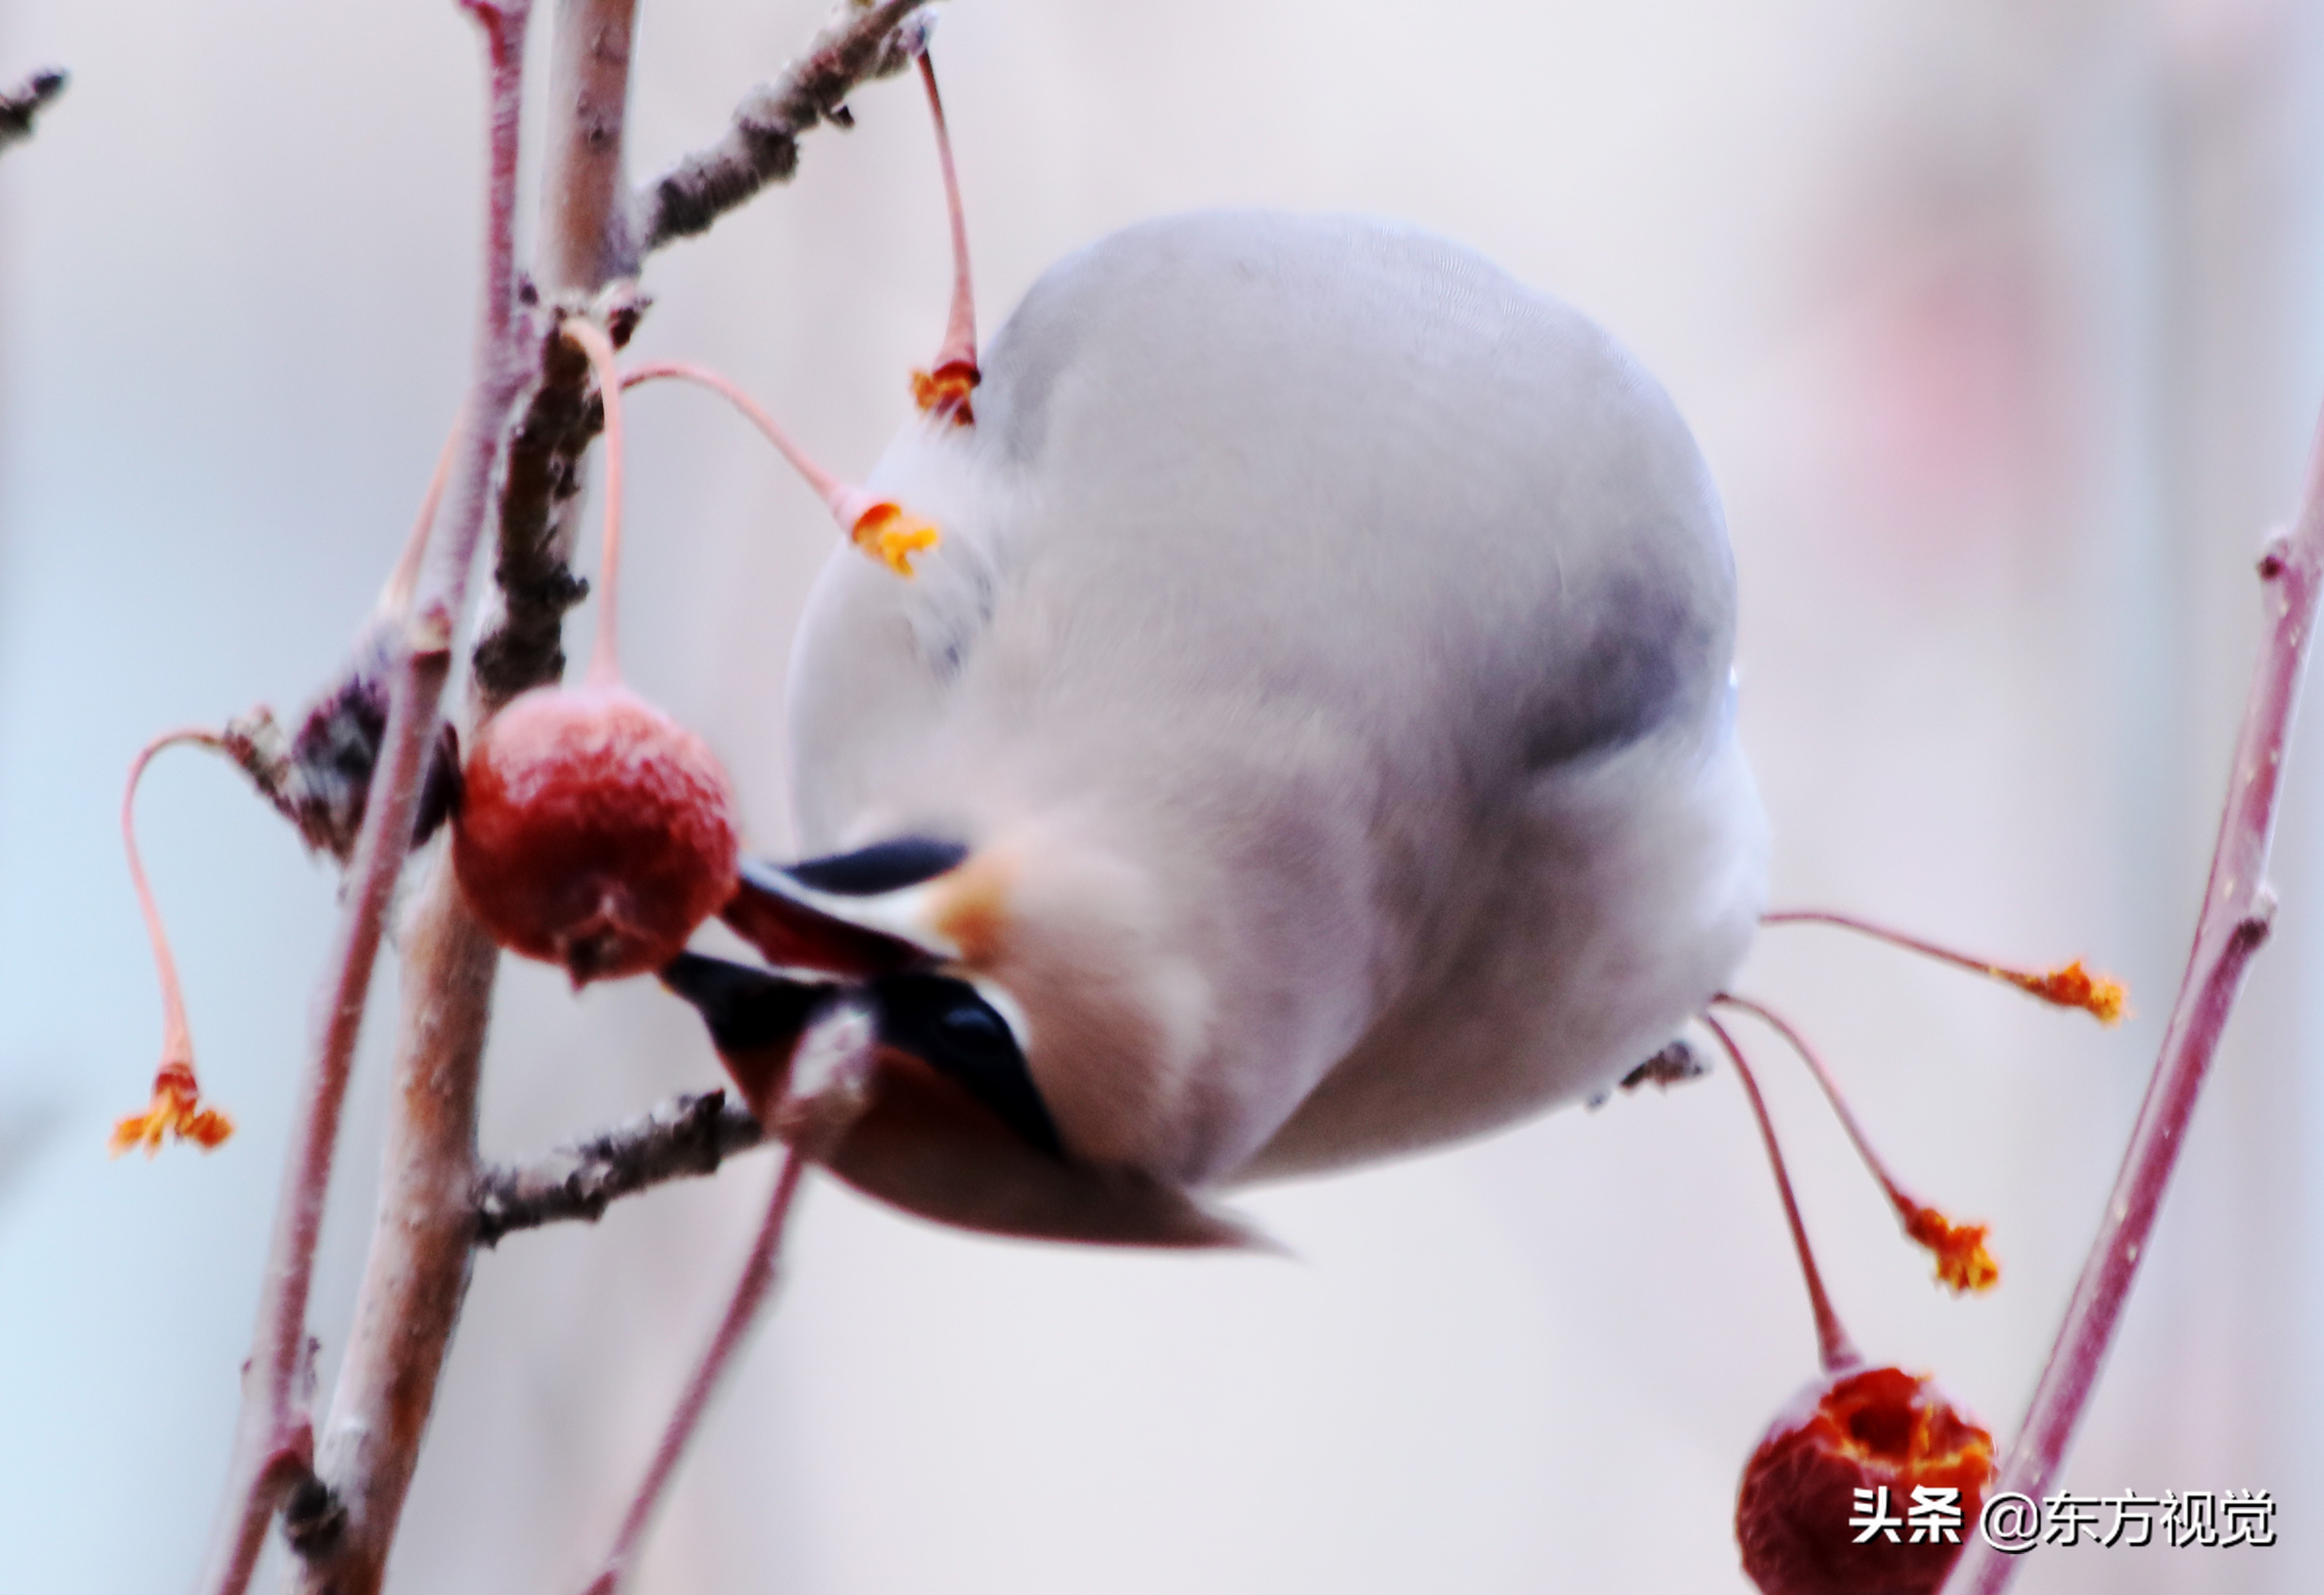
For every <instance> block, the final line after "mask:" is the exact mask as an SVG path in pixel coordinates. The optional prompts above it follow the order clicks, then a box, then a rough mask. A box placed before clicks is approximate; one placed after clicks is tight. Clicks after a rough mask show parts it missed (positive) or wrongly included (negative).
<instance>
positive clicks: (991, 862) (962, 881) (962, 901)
mask: <svg viewBox="0 0 2324 1595" xmlns="http://www.w3.org/2000/svg"><path fill="white" fill-rule="evenodd" d="M1016 874H1017V868H1016V864H1015V862H1014V861H1012V860H1011V859H1010V858H1009V857H1008V856H1007V855H1005V854H1001V853H979V854H977V855H976V856H975V857H973V858H972V859H970V860H969V861H968V862H966V863H964V864H963V865H961V866H960V868H958V869H957V870H954V871H952V872H951V873H950V874H949V875H946V876H945V877H944V878H943V879H942V880H940V881H939V882H938V883H937V885H936V890H935V893H934V900H933V901H932V902H931V904H930V905H929V910H928V923H929V926H930V927H931V928H932V929H934V930H935V931H936V934H937V935H938V936H942V937H944V938H945V941H947V942H949V943H950V944H951V945H954V946H955V947H957V948H959V949H960V961H961V962H962V963H964V964H967V965H968V966H969V967H971V968H973V969H991V967H993V965H994V964H996V963H999V962H1000V959H1001V949H1002V947H1003V946H1004V945H1005V944H1006V943H1007V940H1008V935H1009V898H1010V887H1011V885H1012V884H1013V883H1014V881H1015V879H1016Z"/></svg>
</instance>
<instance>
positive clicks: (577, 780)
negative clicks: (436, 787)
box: [452, 683, 736, 986]
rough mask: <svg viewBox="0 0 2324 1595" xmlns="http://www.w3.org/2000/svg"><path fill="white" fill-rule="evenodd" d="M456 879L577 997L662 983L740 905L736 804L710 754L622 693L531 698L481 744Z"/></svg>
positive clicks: (473, 761)
mask: <svg viewBox="0 0 2324 1595" xmlns="http://www.w3.org/2000/svg"><path fill="white" fill-rule="evenodd" d="M463 784H464V786H465V788H466V789H465V791H464V792H463V794H462V797H461V805H460V813H459V816H458V818H457V820H456V821H455V823H454V825H453V831H452V865H453V869H454V870H455V871H456V872H457V875H458V877H459V881H460V890H462V891H463V892H464V893H465V894H466V897H467V899H468V902H469V905H470V907H472V908H474V909H475V913H476V917H478V918H479V919H481V920H482V921H483V922H484V927H485V928H486V929H488V930H489V931H491V932H492V934H493V939H494V940H496V941H498V942H499V943H500V944H501V945H503V946H504V947H508V948H510V949H511V950H512V951H514V952H518V953H521V954H525V955H526V956H527V957H530V958H539V959H543V960H546V961H547V962H549V963H558V964H561V965H563V966H564V968H565V970H566V971H567V973H569V974H570V975H571V976H572V977H573V982H574V984H576V986H577V985H581V984H584V983H586V982H589V981H595V980H612V979H615V978H618V977H620V976H622V975H631V974H641V973H646V972H647V971H650V970H655V969H659V968H660V967H661V966H662V965H663V964H665V963H669V961H670V960H671V959H672V958H674V957H676V956H677V955H678V953H679V952H680V951H681V950H682V949H683V948H684V947H685V945H686V940H687V936H691V935H692V934H693V932H694V930H695V927H697V926H699V925H700V924H701V923H702V922H703V920H705V919H706V918H707V917H710V916H711V915H712V914H714V913H715V912H716V911H717V910H718V909H719V908H723V907H724V905H725V903H726V900H727V899H729V898H731V897H733V895H734V889H735V865H736V840H735V826H734V799H733V788H732V787H731V786H730V784H729V783H728V781H727V779H726V772H725V770H724V769H723V768H722V767H721V766H720V765H719V762H718V760H717V758H716V756H715V755H714V754H713V753H712V752H711V751H710V750H709V749H708V748H707V747H705V745H704V744H703V742H702V739H701V738H699V737H697V736H696V735H695V734H694V733H692V732H689V731H687V729H686V728H685V727H683V726H681V725H679V724H678V723H677V722H676V721H674V720H672V719H671V718H670V717H669V715H665V714H663V713H662V712H661V711H660V710H659V709H657V708H655V707H654V706H653V705H650V704H648V703H646V702H645V701H644V700H643V699H641V698H640V697H638V696H636V695H634V694H632V693H631V692H630V691H628V690H627V689H626V688H623V687H620V686H617V685H612V684H604V683H595V684H591V685H588V686H585V687H577V688H557V689H544V690H539V691H534V692H530V693H527V694H525V695H524V696H521V697H519V698H518V699H517V700H516V701H515V702H513V703H512V704H511V705H509V706H508V707H507V708H506V709H504V710H503V711H502V712H501V713H500V714H499V715H497V716H495V717H494V718H493V720H492V721H491V722H490V723H489V724H487V725H486V726H485V727H484V733H483V734H482V735H481V736H479V737H478V738H477V739H476V742H475V747H474V749H472V750H471V751H470V752H469V755H468V761H467V764H466V770H465V772H464V782H463Z"/></svg>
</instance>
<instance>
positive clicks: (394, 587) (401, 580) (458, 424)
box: [374, 411, 466, 615]
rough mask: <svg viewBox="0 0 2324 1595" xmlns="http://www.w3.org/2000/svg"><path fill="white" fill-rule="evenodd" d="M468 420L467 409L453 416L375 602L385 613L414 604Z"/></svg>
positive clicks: (402, 610)
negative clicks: (400, 549)
mask: <svg viewBox="0 0 2324 1595" xmlns="http://www.w3.org/2000/svg"><path fill="white" fill-rule="evenodd" d="M465 425H466V412H465V411H463V412H462V413H461V414H460V415H457V416H455V417H453V418H452V435H451V436H450V437H448V438H445V439H444V448H443V452H442V453H440V454H438V456H436V470H435V473H434V475H430V476H429V478H428V491H427V492H426V493H423V494H421V495H420V513H419V514H418V515H417V516H416V517H414V518H413V520H412V522H411V531H410V535H409V536H407V537H406V538H405V539H403V552H402V553H401V554H399V555H398V556H396V560H395V568H394V569H393V570H392V571H390V572H389V573H388V577H387V585H385V586H383V587H382V588H381V589H380V590H379V603H378V604H376V605H375V606H374V608H375V611H376V613H379V614H382V615H400V614H402V613H405V612H407V611H408V610H410V607H411V594H412V591H413V589H414V588H416V587H417V586H418V585H420V561H421V560H422V559H424V558H426V557H427V554H428V534H429V532H430V531H431V530H434V529H435V526H436V511H437V507H438V505H440V504H441V503H442V502H444V484H445V483H447V482H448V481H449V480H451V476H452V461H453V459H454V457H455V456H457V455H458V453H459V451H460V434H461V431H462V429H463V428H464V427H465Z"/></svg>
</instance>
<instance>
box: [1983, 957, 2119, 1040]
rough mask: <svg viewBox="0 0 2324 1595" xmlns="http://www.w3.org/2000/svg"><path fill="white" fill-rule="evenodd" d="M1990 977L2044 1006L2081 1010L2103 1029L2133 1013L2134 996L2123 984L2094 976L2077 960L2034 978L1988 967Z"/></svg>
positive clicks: (2010, 970) (2016, 971)
mask: <svg viewBox="0 0 2324 1595" xmlns="http://www.w3.org/2000/svg"><path fill="white" fill-rule="evenodd" d="M1987 969H1988V971H1989V973H1993V974H1997V975H1998V976H2000V977H2001V978H2002V979H2003V980H2005V981H2007V982H2009V983H2010V984H2011V985H2013V986H2015V987H2016V988H2017V989H2018V990H2019V991H2025V992H2029V993H2031V994H2032V995H2033V996H2035V997H2039V998H2040V999H2041V1000H2043V1001H2044V1002H2054V1003H2056V1004H2057V1005H2058V1006H2059V1007H2060V1008H2079V1009H2081V1010H2083V1011H2084V1012H2086V1013H2089V1014H2093V1015H2095V1016H2096V1017H2097V1019H2098V1023H2100V1024H2102V1025H2118V1024H2120V1023H2122V1021H2123V1020H2124V1019H2125V1018H2126V1017H2127V1016H2128V1015H2129V1012H2130V992H2129V991H2127V990H2126V988H2125V987H2124V985H2123V983H2122V982H2120V981H2117V980H2116V979H2114V978H2113V977H2111V976H2109V975H2103V974H2092V973H2090V972H2089V970H2087V969H2084V968H2083V967H2082V961H2081V960H2080V959H2079V958H2077V959H2075V960H2074V961H2073V962H2072V963H2069V964H2067V965H2066V966H2065V967H2064V968H2063V969H2053V970H2051V971H2049V972H2047V973H2043V974H2033V973H2027V972H2025V971H2024V970H2015V969H2003V968H2001V967H1999V966H1998V965H1988V966H1987Z"/></svg>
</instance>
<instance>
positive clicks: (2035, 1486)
mask: <svg viewBox="0 0 2324 1595" xmlns="http://www.w3.org/2000/svg"><path fill="white" fill-rule="evenodd" d="M2259 572H2260V579H2261V581H2262V583H2263V584H2264V587H2263V591H2264V595H2265V600H2266V603H2267V604H2268V607H2269V608H2270V609H2271V610H2272V611H2273V613H2272V616H2271V619H2272V621H2273V626H2272V628H2271V630H2270V632H2269V634H2268V639H2267V642H2266V645H2265V647H2264V650H2263V651H2262V653H2261V656H2260V660H2259V666H2258V669H2257V672H2256V674H2255V678H2254V680H2253V682H2252V689H2251V696H2250V698H2249V699H2248V700H2247V702H2246V705H2245V710H2244V724H2243V730H2242V733H2241V734H2240V735H2239V736H2238V738H2237V739H2236V757H2235V763H2234V765H2233V766H2232V773H2231V775H2230V778H2229V782H2228V787H2227V804H2226V807H2225V809H2224V811H2223V812H2222V813H2221V815H2220V816H2219V837H2218V845H2217V847H2216V849H2215V850H2214V851H2213V853H2212V855H2211V874H2210V879H2209V882H2208V883H2207V884H2206V885H2205V887H2204V890H2203V908H2202V913H2201V915H2200V917H2199V918H2198V919H2197V921H2196V924H2195V938H2194V945H2193V946H2192V948H2191V949H2190V952H2189V954H2188V960H2187V974H2186V978H2185V979H2184V981H2183V982H2181V985H2180V988H2179V997H2178V1000H2177V1002H2176V1003H2175V1004H2173V1006H2172V1012H2171V1022H2170V1026H2169V1028H2167V1029H2165V1030H2164V1032H2163V1047H2162V1051H2161V1054H2160V1056H2157V1057H2156V1059H2155V1061H2154V1074H2153V1078H2152V1079H2151V1080H2150V1081H2149V1083H2148V1084H2147V1088H2146V1100H2145V1102H2144V1103H2143V1104H2142V1105H2141V1106H2140V1108H2139V1111H2138V1122H2137V1124H2136V1125H2135V1127H2134V1128H2133V1129H2132V1130H2131V1135H2130V1145H2129V1147H2128V1148H2127V1149H2126V1151H2125V1152H2124V1154H2123V1161H2122V1169H2121V1171H2120V1172H2119V1173H2118V1174H2117V1175H2116V1176H2115V1184H2114V1190H2113V1192H2112V1193H2111V1194H2109V1195H2108V1196H2107V1205H2106V1212H2105V1214H2104V1216H2103V1217H2102V1218H2101V1220H2100V1221H2099V1223H2098V1237H2097V1239H2096V1240H2094V1241H2093V1242H2092V1243H2091V1246H2090V1253H2089V1259H2088V1260H2087V1261H2086V1262H2085V1263H2084V1264H2083V1265H2082V1275H2081V1278H2080V1281H2079V1282H2078V1283H2077V1284H2076V1285H2075V1286H2074V1295H2073V1300H2072V1301H2071V1302H2070V1304H2069V1305H2068V1306H2067V1308H2066V1316H2065V1321H2064V1323H2061V1325H2060V1326H2059V1329H2058V1338H2057V1341H2056V1342H2055V1343H2054V1344H2053V1345H2052V1348H2051V1351H2050V1360H2049V1362H2048V1364H2047V1365H2046V1366H2045V1367H2044V1368H2043V1370H2042V1379H2041V1382H2040V1383H2039V1384H2038V1385H2036V1386H2035V1387H2034V1390H2033V1401H2032V1402H2031V1403H2030V1405H2029V1406H2028V1407H2027V1410H2026V1415H2025V1422H2024V1424H2023V1425H2022V1426H2021V1428H2020V1429H2019V1431H2018V1435H2017V1439H2016V1440H2015V1443H2013V1444H2012V1445H2011V1446H2010V1449H2009V1454H2008V1456H2007V1458H2006V1461H2004V1463H2003V1465H2002V1470H2001V1475H2000V1478H1999V1479H1998V1480H1997V1481H1996V1483H1995V1486H1994V1488H1995V1490H1996V1491H2016V1492H2019V1493H2022V1494H2024V1495H2027V1496H2030V1497H2032V1498H2034V1499H2036V1500H2039V1499H2041V1498H2043V1496H2044V1495H2046V1494H2047V1493H2048V1492H2049V1490H2050V1488H2051V1486H2052V1484H2053V1483H2055V1482H2056V1480H2057V1477H2058V1471H2059V1469H2060V1468H2061V1467H2062V1466H2063V1465H2064V1462H2065V1457H2066V1452H2067V1450H2068V1448H2069V1447H2070V1445H2071V1444H2072V1443H2073V1439H2074V1431H2075V1429H2076V1428H2077V1426H2078V1425H2079V1424H2080V1420H2081V1416H2082V1414H2083V1412H2084V1410H2085V1409H2086V1408H2087V1407H2088V1406H2089V1399H2090V1394H2091V1392H2092V1390H2093V1389H2095V1388H2097V1384H2098V1374H2099V1371H2100V1370H2101V1369H2102V1368H2103V1367H2104V1365H2105V1362H2106V1355H2107V1348H2108V1347H2110V1346H2111V1345H2112V1344H2113V1343H2114V1336H2115V1332H2116V1329H2117V1328H2118V1327H2119V1325H2120V1323H2121V1319H2122V1309H2123V1303H2124V1301H2125V1299H2126V1297H2127V1296H2128V1295H2129V1294H2130V1286H2131V1282H2132V1281H2133V1280H2134V1279H2135V1277H2137V1273H2138V1265H2139V1262H2140V1260H2141V1259H2142V1258H2144V1256H2145V1253H2146V1250H2147V1241H2148V1240H2149V1238H2150V1237H2151V1236H2152V1235H2153V1230H2154V1218H2155V1214H2156V1212H2158V1211H2159V1210H2160V1208H2161V1206H2162V1203H2163V1191H2164V1189H2165V1188H2166V1187H2167V1186H2168V1185H2169V1184H2170V1181H2171V1173H2172V1168H2173V1167H2175V1166H2177V1163H2178V1161H2179V1152H2180V1148H2181V1147H2182V1146H2184V1145H2185V1142H2186V1131H2187V1125H2188V1121H2189V1120H2190V1118H2191V1117H2192V1115H2193V1113H2194V1111H2195V1100H2196V1098H2197V1096H2198V1095H2199V1094H2200V1093H2201V1091H2202V1088H2203V1082H2204V1080H2205V1078H2206V1077H2207V1076H2208V1075H2209V1073H2210V1067H2211V1061H2212V1059H2213V1058H2214V1057H2215V1056H2217V1055H2218V1048H2219V1038H2220V1037H2221V1036H2222V1035H2223V1034H2224V1033H2225V1032H2226V1030H2227V1016H2228V1014H2229V1012H2230V1011H2231V1010H2233V1008H2234V1006H2235V1000H2236V993H2237V992H2238V991H2240V990H2241V988H2242V986H2243V980H2244V973H2245V971H2246V969H2247V968H2248V967H2249V966H2250V963H2251V960H2252V955H2253V954H2255V953H2256V952H2258V950H2259V948H2260V945H2261V944H2262V943H2263V942H2264V941H2265V940H2266V939H2267V934H2268V926H2269V924H2270V921H2271V919H2272V918H2273V915H2274V912H2275V897H2274V893H2273V891H2272V890H2270V889H2269V888H2268V885H2267V879H2266V878H2267V863H2268V853H2269V849H2270V846H2271V844H2273V840H2274V834H2275V814H2276V799H2277V798H2278V796H2279V793H2280V790H2281V788H2282V779H2283V761H2284V757H2285V754H2286V752H2287V751H2289V748H2290V745H2291V740H2292V716H2293V715H2294V714H2295V712H2296V711H2297V710H2298V708H2299V702H2300V685H2301V678H2302V677H2303V676H2304V675H2305V674H2306V668H2307V660H2308V648H2309V643H2310V641H2312V639H2313V638H2314V635H2315V622H2316V611H2317V597H2318V593H2319V588H2324V422H2319V428H2318V432H2317V438H2316V442H2315V444H2314V446H2313V447H2312V449H2311V452H2310V456H2309V462H2308V479H2307V482H2306V484H2305V489H2304V491H2303V493H2302V495H2301V505H2300V516H2299V520H2298V522H2297V523H2296V525H2295V526H2294V527H2293V529H2292V533H2291V535H2290V536H2288V537H2283V538H2278V539H2274V540H2273V541H2272V542H2271V543H2270V544H2269V546H2268V549H2267V553H2266V555H2265V556H2264V558H2262V559H2261V561H2260V567H2259ZM1987 1498H1988V1499H1990V1498H1991V1497H1990V1496H1988V1497H1987ZM2019 1560H2020V1559H2019V1558H2016V1557H2014V1556H2008V1555H2004V1554H2001V1553H2000V1552H1998V1551H1997V1550H1995V1549H1994V1548H1993V1546H1992V1545H1991V1544H1987V1543H1986V1541H1985V1539H1984V1536H1982V1535H1972V1536H1970V1543H1969V1546H1968V1549H1967V1551H1966V1553H1965V1554H1963V1555H1962V1557H1961V1559H1960V1563H1957V1564H1956V1565H1955V1567H1954V1568H1953V1572H1952V1577H1951V1578H1950V1579H1949V1580H1947V1581H1946V1583H1945V1589H1946V1590H1948V1591H1950V1595H1998V1591H2000V1590H2004V1589H2006V1588H2007V1587H2008V1584H2009V1581H2010V1580H2011V1579H2012V1578H2013V1577H2014V1576H2015V1573H2016V1572H2017V1567H2018V1563H2019Z"/></svg>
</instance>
